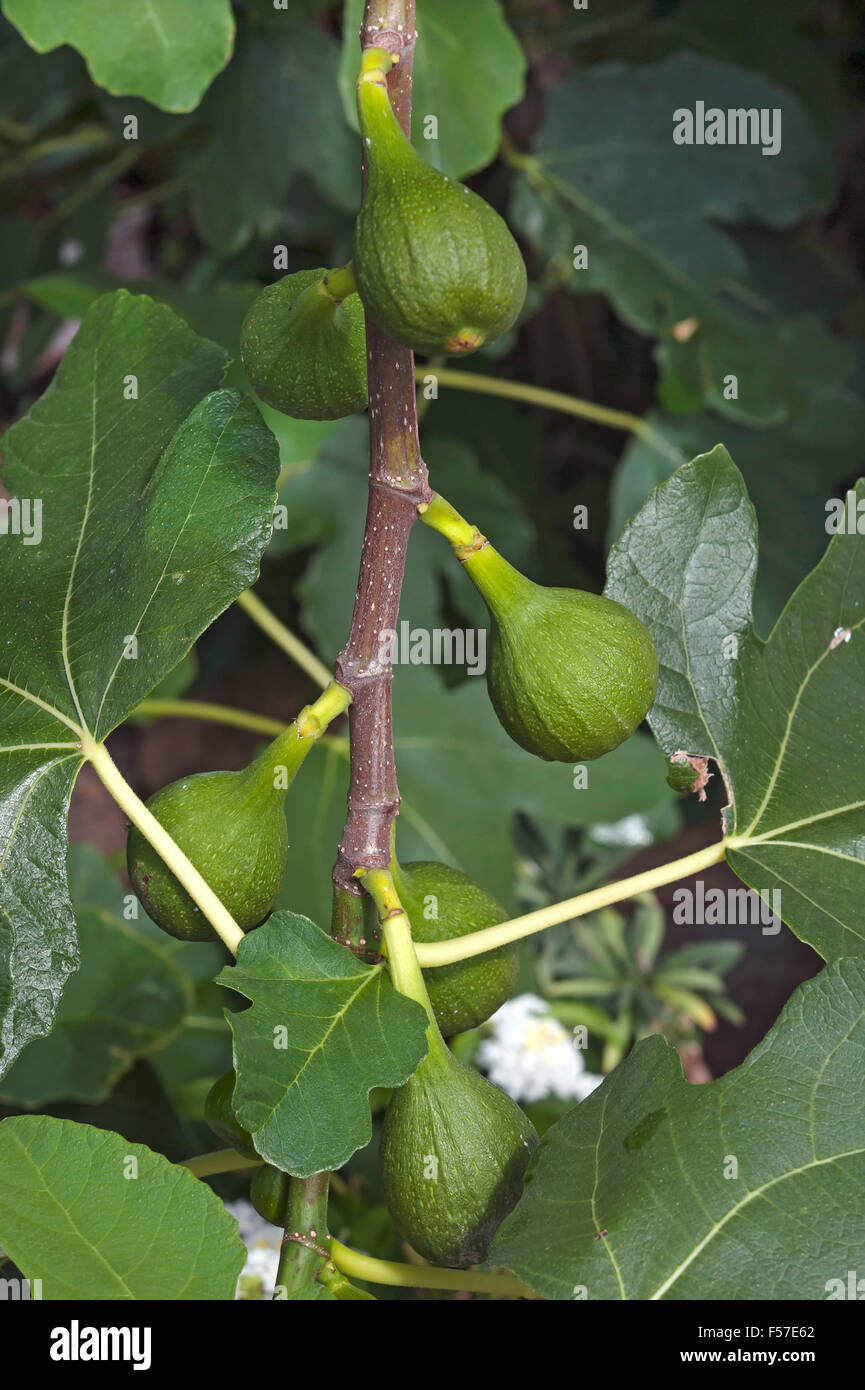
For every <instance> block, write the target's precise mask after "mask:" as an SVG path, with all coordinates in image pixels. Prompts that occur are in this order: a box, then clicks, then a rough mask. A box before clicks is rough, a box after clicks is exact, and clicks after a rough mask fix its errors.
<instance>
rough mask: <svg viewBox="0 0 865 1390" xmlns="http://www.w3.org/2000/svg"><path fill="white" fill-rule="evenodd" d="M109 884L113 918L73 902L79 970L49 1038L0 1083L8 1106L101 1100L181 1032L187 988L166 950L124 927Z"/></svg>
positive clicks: (189, 988)
mask: <svg viewBox="0 0 865 1390" xmlns="http://www.w3.org/2000/svg"><path fill="white" fill-rule="evenodd" d="M70 877H71V875H70ZM109 877H111V876H109ZM112 882H113V885H114V894H115V903H114V910H113V911H112V912H107V911H104V910H100V909H98V908H96V907H92V906H89V905H87V906H82V903H81V902H80V900H79V899H78V898H77V897H74V898H73V901H74V905H75V910H76V922H77V925H78V937H79V941H80V945H81V956H82V969H81V970H80V971H79V972H78V973H77V974H75V975H73V976H72V978H71V980H69V982H68V983H67V985H66V988H65V990H64V992H63V997H62V999H61V1001H60V1007H59V1009H58V1012H57V1020H56V1022H55V1025H54V1027H53V1028H52V1030H51V1032H50V1033H49V1034H48V1036H47V1037H46V1038H37V1039H36V1040H35V1041H34V1042H32V1043H31V1044H30V1046H29V1047H27V1048H25V1050H24V1052H23V1053H22V1054H21V1056H20V1057H19V1058H18V1060H17V1061H16V1062H15V1064H14V1065H13V1066H12V1068H11V1070H10V1071H9V1072H8V1074H7V1075H6V1076H5V1077H4V1079H3V1081H2V1082H0V1099H2V1101H3V1102H4V1103H5V1104H7V1105H13V1106H21V1107H24V1108H27V1109H30V1108H34V1109H35V1108H38V1107H40V1106H43V1105H46V1104H47V1103H48V1102H50V1101H53V1100H76V1101H87V1102H90V1103H91V1104H92V1103H95V1102H97V1101H101V1100H106V1099H107V1098H108V1096H109V1094H110V1092H111V1089H112V1087H113V1086H114V1085H115V1083H116V1082H117V1081H118V1080H119V1079H120V1077H121V1076H122V1075H123V1074H124V1072H126V1071H128V1069H129V1067H130V1066H131V1065H132V1063H133V1062H134V1060H135V1058H136V1057H143V1056H146V1055H147V1054H148V1053H150V1052H152V1051H154V1050H155V1049H157V1048H161V1047H163V1046H164V1045H165V1044H166V1043H167V1042H169V1041H170V1040H171V1039H172V1038H173V1037H175V1036H176V1035H177V1033H178V1031H179V1030H180V1028H181V1025H182V1023H183V1020H184V1017H185V1015H186V1013H187V1011H188V1010H189V1008H190V1006H191V1004H192V998H193V994H192V981H191V980H190V979H189V978H188V977H187V976H186V974H185V973H184V971H183V970H181V969H180V967H179V966H178V965H177V964H176V963H175V960H174V958H173V953H172V952H171V951H170V950H169V949H165V948H163V947H162V946H161V945H160V944H159V943H158V942H156V941H152V940H150V939H149V938H148V937H145V936H143V935H141V934H140V932H139V931H138V930H137V929H136V927H135V926H134V925H133V924H132V923H129V922H124V921H123V919H122V918H121V917H120V916H119V914H118V911H117V908H118V906H119V903H120V900H121V896H122V894H121V888H120V885H119V883H118V882H117V880H116V879H113V878H112Z"/></svg>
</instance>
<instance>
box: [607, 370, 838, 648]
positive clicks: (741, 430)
mask: <svg viewBox="0 0 865 1390" xmlns="http://www.w3.org/2000/svg"><path fill="white" fill-rule="evenodd" d="M647 423H648V424H649V425H650V426H651V427H652V431H653V434H652V436H651V437H649V438H638V437H636V438H634V439H632V440H631V442H630V444H629V445H628V446H627V448H626V449H625V452H624V454H623V455H622V458H621V460H620V463H619V465H618V467H617V469H616V476H615V479H614V481H613V490H612V496H611V513H610V525H609V536H610V541H611V542H612V541H614V540H615V538H616V537H617V536H618V535H619V533H620V532H621V530H622V527H623V526H624V524H625V522H626V521H628V520H629V518H630V517H632V516H633V515H634V513H635V512H636V511H637V510H638V509H639V507H640V506H641V505H642V503H643V502H644V501H645V498H646V496H647V495H648V493H649V492H650V491H651V490H652V488H653V487H656V486H657V485H658V483H662V482H664V481H665V480H666V479H667V478H669V477H670V475H671V474H672V473H674V472H675V470H676V469H677V468H678V467H679V466H680V465H681V464H683V463H686V462H687V461H688V460H689V459H692V458H694V456H695V455H696V454H702V453H704V452H706V451H708V450H709V449H711V448H713V447H714V445H715V444H717V442H718V439H719V436H720V435H721V434H723V438H724V444H725V446H726V448H727V449H728V450H729V452H730V454H731V455H732V457H733V458H735V460H736V463H737V466H738V467H739V468H740V469H741V471H742V474H743V476H744V478H745V482H746V483H747V485H748V492H749V494H750V497H751V500H752V501H753V503H754V506H755V508H756V512H757V520H758V522H759V526H760V565H759V569H758V573H757V587H756V591H755V594H754V619H755V624H756V627H757V630H758V632H760V633H761V634H762V635H765V634H766V633H767V632H769V631H770V630H771V628H772V627H773V625H774V623H775V621H776V620H777V618H778V615H779V614H780V612H781V609H782V608H783V606H784V604H785V603H786V601H787V599H788V598H789V597H790V595H791V593H792V592H793V590H794V588H795V587H796V585H797V584H799V583H800V582H801V581H802V580H803V579H804V578H805V575H806V574H808V572H809V571H810V570H811V569H813V568H814V566H815V565H816V564H817V563H818V562H819V560H820V558H821V556H822V554H823V551H824V549H825V546H826V532H825V529H824V527H823V525H822V524H821V519H822V518H823V517H824V516H825V507H826V501H827V499H828V498H829V497H832V496H835V497H838V496H839V495H840V494H843V486H842V484H843V483H844V481H845V480H846V479H849V478H851V477H855V476H856V473H857V471H858V469H859V468H860V466H861V459H862V438H863V434H865V408H863V405H862V404H861V402H860V401H859V400H858V399H857V398H856V397H855V396H854V395H853V394H852V393H851V392H848V391H831V392H828V393H826V394H825V395H821V396H819V397H817V398H815V399H812V400H811V401H810V402H809V404H808V407H807V409H806V410H804V411H803V412H802V413H801V414H799V415H797V416H796V417H795V418H794V419H793V420H791V421H790V422H789V423H787V424H785V425H781V426H779V427H778V428H776V429H774V430H771V431H767V430H753V429H747V428H745V427H744V426H742V425H738V424H735V423H734V422H733V421H731V420H728V421H727V422H726V423H725V424H724V425H723V427H722V426H721V425H720V422H719V420H718V418H717V416H715V415H709V414H706V415H698V416H689V417H688V418H686V419H684V418H680V419H676V418H672V417H669V416H662V415H656V414H651V415H649V416H648V417H647ZM656 440H657V443H656V442H655V441H656ZM767 459H775V460H781V459H783V461H784V493H785V499H786V501H785V505H784V506H783V507H779V506H778V473H777V470H776V469H775V468H768V467H767V466H766V463H767Z"/></svg>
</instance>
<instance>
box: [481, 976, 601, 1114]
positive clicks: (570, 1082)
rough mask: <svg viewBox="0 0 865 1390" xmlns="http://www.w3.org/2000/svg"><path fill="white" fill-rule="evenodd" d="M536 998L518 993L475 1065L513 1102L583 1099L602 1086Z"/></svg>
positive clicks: (494, 1021) (501, 1012) (496, 1018)
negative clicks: (545, 1099)
mask: <svg viewBox="0 0 865 1390" xmlns="http://www.w3.org/2000/svg"><path fill="white" fill-rule="evenodd" d="M548 1008H549V1005H548V1004H547V1003H546V1001H545V1000H544V999H539V998H538V996H537V995H536V994H519V995H517V997H516V999H511V1000H510V1001H509V1003H507V1004H503V1005H502V1007H501V1008H500V1009H498V1010H497V1012H496V1013H494V1014H493V1016H492V1018H491V1019H490V1023H491V1025H492V1029H493V1032H492V1036H491V1037H489V1038H485V1039H484V1041H483V1042H482V1043H481V1045H480V1047H479V1048H478V1050H477V1053H476V1056H475V1061H476V1062H477V1064H478V1066H480V1067H483V1069H484V1071H485V1072H486V1073H487V1076H488V1077H489V1079H490V1081H492V1082H493V1083H494V1084H495V1085H496V1086H500V1087H501V1088H502V1090H503V1091H507V1093H508V1095H509V1096H511V1097H512V1098H513V1099H514V1100H522V1101H531V1100H543V1099H544V1097H545V1096H558V1097H559V1098H560V1099H561V1100H585V1098H586V1096H588V1095H590V1094H591V1092H592V1091H594V1090H595V1089H596V1087H598V1086H600V1084H601V1082H602V1081H603V1079H604V1078H603V1077H602V1076H593V1075H592V1073H591V1072H587V1071H586V1064H585V1062H584V1060H583V1054H582V1052H581V1051H580V1049H579V1048H578V1047H577V1046H576V1043H575V1042H574V1039H573V1037H572V1036H571V1034H570V1033H569V1032H568V1031H567V1029H566V1028H564V1027H563V1026H562V1024H561V1023H559V1022H558V1020H557V1019H555V1018H553V1017H551V1015H550V1014H549V1012H548Z"/></svg>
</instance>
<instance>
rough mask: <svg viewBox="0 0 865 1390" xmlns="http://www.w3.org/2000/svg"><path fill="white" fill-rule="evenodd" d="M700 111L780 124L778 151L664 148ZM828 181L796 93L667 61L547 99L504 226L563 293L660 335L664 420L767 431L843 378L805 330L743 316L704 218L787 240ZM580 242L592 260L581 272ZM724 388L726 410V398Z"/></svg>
mask: <svg viewBox="0 0 865 1390" xmlns="http://www.w3.org/2000/svg"><path fill="white" fill-rule="evenodd" d="M697 100H699V101H702V102H704V104H705V107H706V108H707V109H708V108H716V107H717V108H720V109H722V110H723V111H724V112H726V111H727V110H729V109H748V108H756V109H760V108H764V109H766V110H768V111H772V110H774V109H778V110H780V111H781V127H782V142H781V149H780V152H778V153H777V154H775V155H766V156H764V155H763V154H762V150H761V146H760V145H759V144H757V145H754V144H749V143H746V144H740V143H737V144H733V143H731V144H727V145H708V144H705V145H700V144H696V143H695V144H692V145H680V144H676V143H674V140H673V112H674V111H676V110H678V109H690V110H691V111H692V112H693V111H694V108H695V103H696V101H697ZM833 181H834V175H833V164H832V160H831V157H830V155H829V153H828V151H827V150H826V149H825V148H824V146H823V144H822V141H821V140H820V139H819V138H818V136H817V135H816V134H815V133H814V131H813V130H812V128H811V127H810V125H809V123H808V120H807V118H806V117H805V116H804V114H803V112H802V109H801V106H800V104H799V101H798V99H797V98H796V97H795V96H793V94H792V93H791V92H789V91H786V90H784V89H783V88H780V87H776V86H773V85H772V84H771V83H769V82H768V81H767V80H766V79H765V78H764V77H762V76H758V75H757V74H754V73H748V72H744V71H742V70H741V69H737V68H734V67H730V66H728V65H727V64H724V63H719V62H716V61H714V60H712V59H709V58H705V57H702V56H699V55H696V54H693V53H677V54H674V55H671V56H669V57H667V58H665V59H663V60H662V61H661V62H658V63H655V64H647V65H645V66H637V67H629V66H627V65H626V64H623V63H609V64H602V65H596V66H595V67H593V68H590V69H588V70H584V69H581V70H580V72H579V73H578V74H575V75H574V76H573V77H572V78H571V79H570V80H569V81H567V82H565V83H563V84H561V85H560V86H559V87H558V88H556V89H555V90H554V91H553V93H552V95H551V97H550V101H549V107H548V112H547V117H546V121H545V124H544V126H543V128H542V130H541V132H540V135H539V137H538V140H537V141H536V144H535V148H534V151H533V160H532V163H531V165H530V166H529V167H528V169H527V172H526V178H525V179H524V180H522V181H521V182H520V183H519V184H518V185H517V187H516V190H515V201H514V205H513V217H514V221H515V223H516V225H517V226H518V227H519V229H520V230H521V231H522V232H523V234H524V235H525V236H527V237H528V238H529V239H530V240H531V241H533V242H534V243H535V244H536V245H537V246H538V248H539V251H540V252H541V253H542V254H545V255H546V256H547V257H548V258H549V259H550V260H551V263H552V265H553V268H556V267H557V270H556V273H557V275H558V276H559V277H560V278H562V279H564V280H565V282H566V283H567V285H568V286H569V288H571V289H572V290H574V291H575V292H577V293H590V292H592V291H598V290H600V291H602V292H604V293H607V294H609V295H610V297H611V299H612V301H613V303H614V305H615V306H616V308H617V310H618V311H619V313H620V314H621V315H622V317H623V318H624V319H625V320H626V321H627V322H628V323H630V324H632V325H633V326H634V327H635V328H637V329H638V330H639V331H640V332H643V333H651V334H659V335H661V338H662V345H661V347H660V349H659V356H660V360H661V365H662V369H663V377H662V384H661V394H662V399H663V401H664V403H665V404H666V405H667V406H668V408H670V409H672V410H686V411H689V412H694V411H696V410H699V409H700V408H701V407H702V406H708V407H711V408H712V409H715V410H717V411H720V412H721V413H723V414H725V415H729V416H732V417H733V418H736V419H740V420H743V421H752V422H755V423H759V424H764V425H765V424H769V423H776V422H778V421H781V420H784V419H785V418H787V416H788V415H789V414H790V413H791V411H793V410H795V409H797V408H799V406H800V404H801V401H802V399H803V398H804V397H805V396H807V394H808V393H809V392H810V391H812V390H813V386H814V383H815V382H816V381H819V382H821V383H822V384H823V385H827V384H829V383H831V382H833V381H836V380H838V379H839V377H840V375H841V373H842V372H843V371H844V370H846V368H845V366H844V360H843V354H842V353H841V352H840V351H839V349H838V346H837V344H834V343H833V342H832V341H831V339H830V337H829V335H828V334H827V333H826V332H825V330H824V329H823V328H822V327H821V325H820V324H819V323H818V322H817V321H816V320H814V321H811V322H810V323H809V325H808V326H807V327H806V325H805V323H804V321H802V322H799V321H794V320H792V319H791V320H781V319H777V318H771V317H761V316H758V315H755V314H753V313H751V312H746V311H745V310H744V309H743V308H742V307H740V305H741V303H743V302H747V301H749V300H753V295H749V294H748V292H747V286H746V285H744V284H743V282H744V280H745V276H746V265H745V261H744V258H743V256H742V255H741V253H740V252H739V250H738V248H737V247H736V245H735V243H734V242H733V241H732V239H731V238H730V237H729V236H728V235H727V234H726V233H725V232H724V231H723V229H722V228H721V227H719V226H718V223H717V221H716V220H715V219H722V220H724V221H727V222H742V221H749V220H757V221H760V222H763V223H764V224H766V225H769V226H772V227H777V228H782V227H790V226H792V225H794V224H795V223H796V222H798V221H800V220H801V219H802V218H804V217H805V216H807V215H809V214H810V213H813V212H815V211H817V210H819V209H821V208H823V207H825V206H826V205H827V204H828V203H829V202H830V201H831V198H832V196H833ZM581 244H582V245H586V246H588V247H589V248H590V252H589V262H588V265H587V267H586V268H584V269H579V270H577V269H574V268H573V248H574V247H575V246H577V245H581ZM737 301H739V302H738V303H737ZM687 319H694V320H695V322H696V325H697V327H696V331H694V332H693V334H692V335H691V336H690V337H689V338H688V339H687V341H677V339H676V338H674V337H673V336H672V330H673V328H674V326H675V325H676V324H678V323H680V322H681V321H683V320H687ZM806 344H807V346H806ZM730 374H733V375H735V376H736V377H737V378H738V394H737V396H736V397H734V396H732V395H731V394H730V393H729V392H726V391H725V387H726V381H727V378H728V376H729V375H730Z"/></svg>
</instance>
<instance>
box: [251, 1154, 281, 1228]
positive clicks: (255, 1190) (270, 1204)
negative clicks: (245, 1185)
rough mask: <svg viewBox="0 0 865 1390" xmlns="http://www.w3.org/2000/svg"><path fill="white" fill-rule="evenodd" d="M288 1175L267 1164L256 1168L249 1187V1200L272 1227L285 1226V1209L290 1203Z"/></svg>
mask: <svg viewBox="0 0 865 1390" xmlns="http://www.w3.org/2000/svg"><path fill="white" fill-rule="evenodd" d="M288 1183H289V1178H288V1174H287V1173H283V1172H282V1171H281V1170H280V1169H279V1168H273V1167H271V1165H270V1164H269V1163H265V1164H263V1165H262V1166H261V1168H256V1170H255V1174H254V1176H253V1179H252V1182H251V1183H250V1185H249V1200H250V1202H251V1203H252V1205H253V1206H254V1207H255V1210H256V1211H257V1212H258V1214H259V1216H262V1217H264V1220H265V1221H269V1222H270V1224H271V1225H272V1226H284V1225H285V1208H286V1205H287V1203H288Z"/></svg>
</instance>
